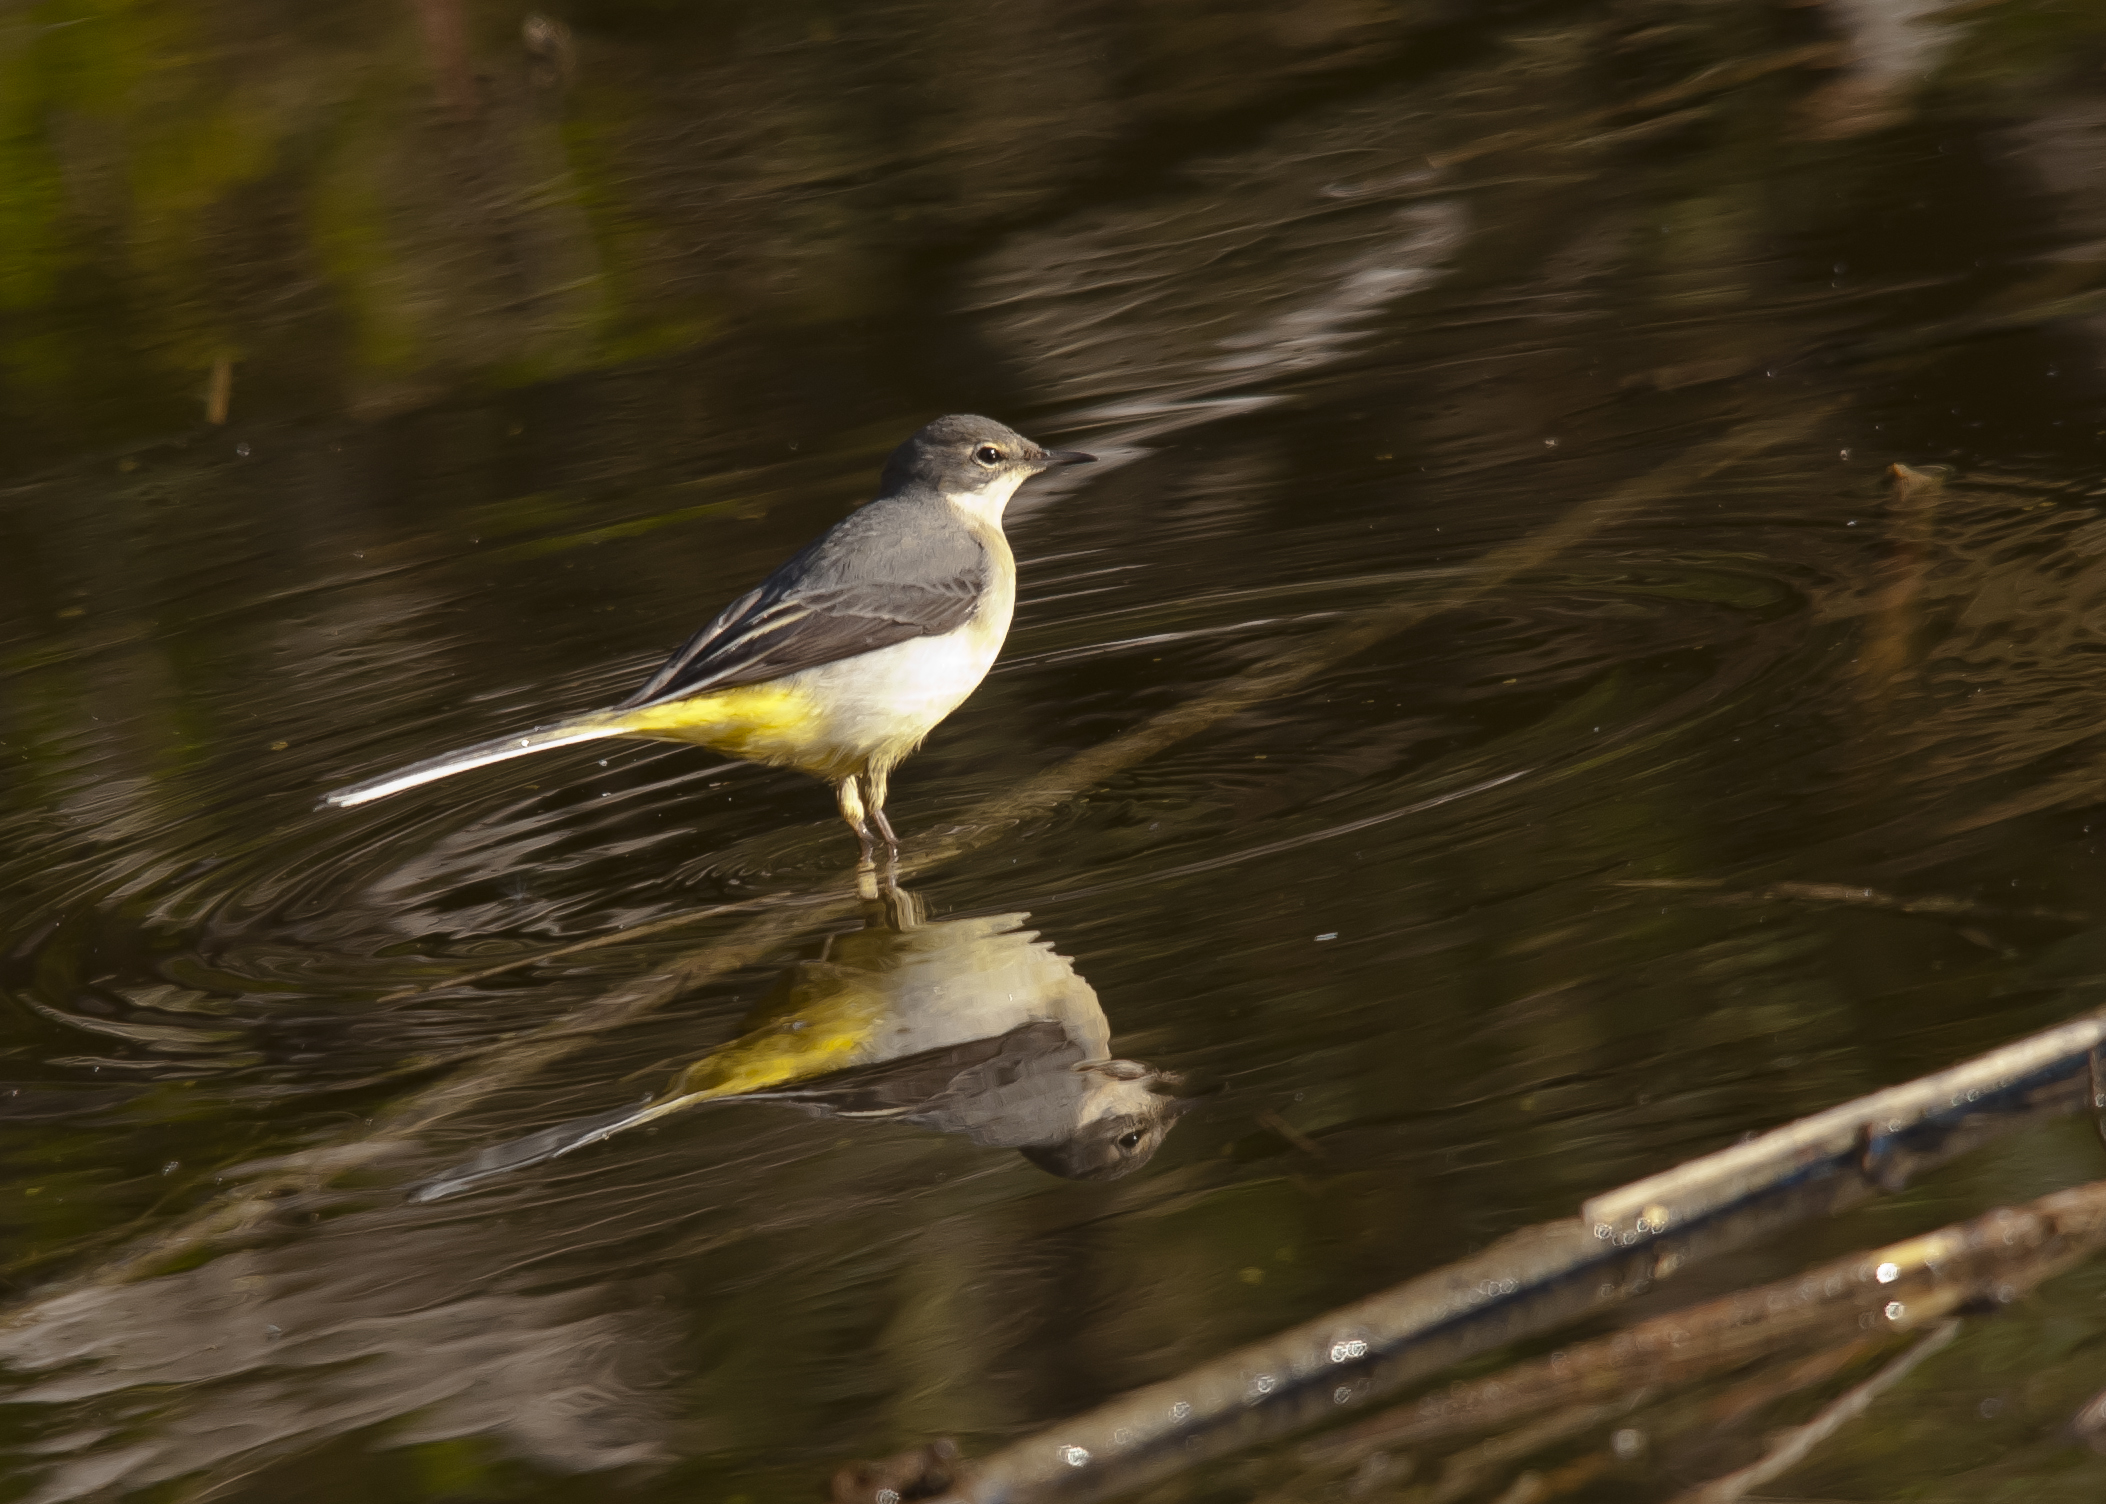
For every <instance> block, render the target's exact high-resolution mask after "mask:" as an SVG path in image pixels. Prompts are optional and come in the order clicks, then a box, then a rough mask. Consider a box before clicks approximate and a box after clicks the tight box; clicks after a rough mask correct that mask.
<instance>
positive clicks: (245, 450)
mask: <svg viewBox="0 0 2106 1504" xmlns="http://www.w3.org/2000/svg"><path fill="white" fill-rule="evenodd" d="M234 452H235V453H236V454H238V455H240V456H241V457H242V458H243V459H247V458H248V457H249V441H248V440H247V439H243V440H242V441H241V442H240V443H239V444H236V445H235V446H234Z"/></svg>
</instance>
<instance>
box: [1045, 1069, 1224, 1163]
mask: <svg viewBox="0 0 2106 1504" xmlns="http://www.w3.org/2000/svg"><path fill="white" fill-rule="evenodd" d="M1070 1068H1071V1069H1072V1070H1074V1071H1075V1072H1076V1073H1077V1074H1078V1075H1081V1076H1085V1077H1088V1078H1090V1079H1091V1080H1092V1081H1093V1082H1094V1083H1095V1084H1094V1085H1093V1086H1092V1087H1091V1088H1090V1089H1089V1090H1088V1092H1087V1093H1086V1095H1085V1096H1084V1098H1083V1100H1082V1102H1081V1103H1080V1105H1079V1108H1078V1111H1077V1115H1076V1119H1077V1120H1076V1123H1075V1128H1074V1131H1073V1132H1072V1133H1070V1134H1069V1135H1068V1136H1067V1137H1065V1138H1062V1139H1060V1140H1058V1141H1056V1142H1053V1143H1048V1144H1026V1145H1023V1146H1021V1147H1020V1148H1019V1151H1018V1152H1019V1153H1021V1154H1022V1155H1023V1156H1024V1158H1026V1159H1028V1160H1030V1161H1031V1162H1032V1163H1033V1164H1035V1165H1037V1166H1038V1167H1039V1168H1040V1169H1041V1170H1049V1171H1051V1172H1052V1173H1053V1174H1055V1175H1061V1176H1065V1177H1066V1178H1067V1179H1069V1180H1117V1179H1118V1178H1119V1177H1120V1176H1121V1175H1129V1174H1131V1173H1132V1172H1133V1171H1135V1170H1138V1169H1139V1168H1140V1167H1141V1166H1142V1165H1145V1164H1147V1163H1148V1161H1149V1160H1151V1159H1153V1158H1154V1157H1155V1151H1156V1150H1157V1149H1160V1148H1161V1147H1162V1146H1163V1140H1164V1139H1165V1138H1167V1137H1169V1135H1170V1130H1171V1129H1172V1128H1174V1127H1176V1126H1177V1120H1178V1119H1179V1118H1181V1117H1183V1116H1184V1115H1185V1114H1186V1113H1188V1112H1190V1111H1191V1110H1192V1109H1193V1108H1194V1107H1197V1106H1198V1105H1199V1104H1200V1102H1201V1101H1203V1100H1204V1099H1205V1098H1206V1097H1207V1096H1208V1095H1210V1094H1211V1092H1212V1091H1213V1090H1214V1086H1213V1085H1212V1084H1194V1083H1193V1082H1191V1081H1189V1080H1188V1079H1187V1078H1186V1077H1184V1076H1183V1075H1180V1074H1179V1073H1178V1072H1176V1071H1159V1070H1156V1069H1155V1068H1154V1067H1153V1066H1148V1065H1143V1064H1141V1063H1140V1062H1139V1061H1138V1060H1086V1061H1083V1062H1082V1063H1081V1064H1079V1065H1076V1066H1073V1067H1070Z"/></svg>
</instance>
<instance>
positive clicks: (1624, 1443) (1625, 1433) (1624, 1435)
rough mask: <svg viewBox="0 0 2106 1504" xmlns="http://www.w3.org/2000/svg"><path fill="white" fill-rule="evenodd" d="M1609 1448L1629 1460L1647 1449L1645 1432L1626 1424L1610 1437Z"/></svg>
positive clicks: (1626, 1460)
mask: <svg viewBox="0 0 2106 1504" xmlns="http://www.w3.org/2000/svg"><path fill="white" fill-rule="evenodd" d="M1609 1450H1610V1451H1612V1452H1614V1453H1615V1454H1616V1455H1617V1456H1618V1457H1620V1458H1622V1459H1623V1460H1624V1461H1625V1462H1629V1461H1630V1460H1631V1459H1632V1458H1633V1457H1636V1456H1637V1455H1638V1454H1639V1453H1641V1452H1643V1451H1644V1450H1645V1433H1644V1432H1643V1431H1640V1430H1638V1429H1637V1428H1636V1427H1635V1426H1625V1427H1624V1428H1623V1429H1622V1430H1620V1431H1617V1432H1615V1433H1613V1434H1612V1435H1611V1436H1610V1437H1609Z"/></svg>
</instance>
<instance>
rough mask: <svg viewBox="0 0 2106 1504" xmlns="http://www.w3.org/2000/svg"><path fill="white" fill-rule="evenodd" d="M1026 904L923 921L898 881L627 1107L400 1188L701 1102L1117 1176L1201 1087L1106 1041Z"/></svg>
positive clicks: (435, 1187)
mask: <svg viewBox="0 0 2106 1504" xmlns="http://www.w3.org/2000/svg"><path fill="white" fill-rule="evenodd" d="M1029 918H1030V916H1029V915H1028V914H991V915H981V916H977V917H971V918H964V919H945V920H938V921H934V922H931V921H929V920H927V919H926V917H925V911H924V909H923V907H922V903H921V899H920V897H919V895H917V894H915V893H913V892H911V891H909V890H907V889H905V888H901V887H898V886H896V885H894V886H890V887H888V888H886V889H885V890H884V891H883V892H882V893H881V895H880V897H879V898H878V899H876V900H874V901H872V900H866V902H865V914H864V924H863V927H862V928H861V929H856V930H850V931H847V932H845V933H842V934H837V935H834V936H832V937H831V938H830V939H829V940H828V941H827V944H826V949H825V951H824V953H823V954H822V955H820V956H819V957H818V958H817V959H814V960H808V961H799V962H797V963H796V964H795V965H793V966H791V967H790V968H789V969H788V970H787V971H785V972H783V973H782V975H781V976H780V977H778V978H777V979H776V982H775V985H774V986H773V987H772V988H771V989H770V990H769V992H768V995H767V996H766V997H764V998H763V999H762V1000H761V1001H760V1003H759V1004H758V1005H756V1006H755V1008H754V1009H753V1011H752V1012H751V1013H750V1014H749V1015H748V1016H747V1018H746V1021H745V1024H744V1026H743V1029H742V1032H741V1033H740V1034H739V1036H738V1037H737V1038H735V1039H733V1040H731V1041H729V1042H728V1043H726V1044H723V1045H720V1046H718V1047H717V1048H716V1049H714V1050H711V1051H710V1052H709V1053H708V1054H706V1055H704V1056H703V1057H702V1058H701V1059H699V1060H697V1061H695V1062H694V1063H693V1064H692V1065H689V1066H688V1067H687V1068H686V1069H685V1070H683V1071H681V1072H680V1073H679V1074H678V1075H676V1076H675V1077H674V1078H673V1079H672V1081H671V1082H670V1083H668V1085H667V1086H666V1088H665V1090H663V1091H661V1092H659V1093H657V1094H655V1095H654V1096H652V1097H650V1098H647V1099H646V1100H645V1101H643V1102H642V1103H632V1104H630V1105H628V1106H624V1107H618V1108H615V1109H614V1110H613V1111H611V1112H602V1113H595V1114H593V1115H592V1116H590V1117H583V1118H574V1119H572V1120H571V1121H569V1122H566V1123H559V1124H557V1125H556V1126H554V1127H552V1128H544V1129H542V1130H540V1131H539V1132H537V1133H531V1134H528V1135H527V1136H526V1137H524V1138H518V1139H514V1140H512V1141H511V1142H509V1143H505V1144H499V1145H497V1146H495V1147H493V1148H490V1149H485V1150H484V1151H483V1152H482V1153H480V1154H478V1155H476V1156H475V1157H474V1158H473V1159H470V1160H468V1161H467V1162H465V1163H463V1164H459V1165H455V1166H453V1167H452V1168H450V1169H447V1170H444V1171H441V1172H440V1173H438V1174H436V1175H434V1176H431V1177H430V1178H429V1179H427V1180H425V1181H423V1182H421V1183H419V1184H418V1185H416V1186H414V1187H412V1188H411V1190H410V1192H409V1197H410V1199H411V1200H412V1201H419V1202H423V1201H438V1200H441V1199H443V1198H445V1197H448V1196H453V1195H457V1194H458V1193H460V1192H462V1191H465V1190H468V1189H470V1188H471V1187H474V1186H477V1185H481V1184H482V1183H484V1182H485V1181H488V1180H491V1179H494V1178H496V1177H498V1176H501V1175H507V1174H510V1173H512V1172H513V1171H516V1170H521V1169H524V1168H526V1167H527V1166H529V1165H536V1164H541V1163H543V1162H545V1161H547V1160H551V1159H557V1158H560V1157H561V1156H563V1155H566V1154H569V1153H571V1152H572V1151H573V1150H577V1149H582V1148H584V1147H585V1146H586V1145H587V1144H596V1143H599V1142H601V1141H602V1140H604V1139H608V1138H612V1137H613V1136H614V1135H615V1134H617V1133H625V1132H627V1131H629V1130H630V1129H633V1128H641V1127H643V1126H644V1125H645V1124H647V1123H654V1122H657V1121H659V1120H660V1119H662V1118H666V1117H670V1116H672V1115H673V1114H675V1113H684V1112H688V1111H691V1110H693V1109H695V1108H697V1107H701V1106H703V1105H705V1104H709V1103H717V1104H722V1103H728V1102H774V1103H778V1104H780V1105H782V1106H787V1107H796V1108H800V1109H802V1110H803V1111H805V1112H808V1113H810V1114H812V1115H814V1116H816V1117H826V1118H833V1119H837V1120H843V1121H857V1120H860V1121H878V1122H903V1123H914V1124H917V1125H918V1126H920V1127H924V1128H933V1129H935V1130H936V1131H937V1132H939V1133H955V1134H959V1135H961V1136H963V1137H965V1138H968V1139H970V1140H972V1141H973V1142H974V1143H977V1144H982V1145H986V1146H989V1147H1001V1148H1009V1149H1015V1150H1016V1151H1017V1152H1018V1153H1020V1154H1022V1155H1023V1156H1024V1158H1025V1159H1027V1160H1029V1161H1030V1162H1031V1163H1032V1164H1034V1165H1036V1166H1038V1167H1039V1168H1040V1169H1042V1170H1046V1171H1048V1172H1050V1173H1052V1174H1055V1175H1059V1176H1063V1177H1065V1178H1067V1179H1070V1180H1096V1181H1104V1180H1116V1179H1118V1178H1119V1177H1120V1176H1122V1175H1127V1174H1131V1173H1132V1172H1133V1171H1135V1170H1137V1169H1139V1168H1140V1167H1141V1166H1142V1165H1145V1164H1147V1163H1148V1161H1149V1160H1150V1159H1151V1158H1153V1157H1154V1155H1155V1151H1156V1150H1157V1149H1158V1148H1160V1147H1161V1146H1162V1143H1163V1140H1164V1138H1165V1137H1167V1136H1168V1134H1169V1132H1170V1130H1171V1129H1172V1128H1173V1127H1175V1126H1176V1124H1177V1120H1178V1119H1179V1118H1181V1117H1182V1116H1184V1114H1185V1113H1187V1112H1189V1111H1190V1110H1191V1109H1192V1108H1193V1107H1194V1106H1196V1105H1198V1103H1199V1102H1200V1101H1201V1100H1203V1099H1204V1098H1205V1097H1207V1096H1208V1095H1209V1094H1210V1091H1211V1084H1197V1085H1195V1084H1194V1083H1192V1082H1191V1081H1189V1080H1188V1079H1187V1078H1186V1077H1185V1076H1184V1075H1182V1074H1180V1073H1178V1072H1176V1071H1166V1070H1158V1069H1156V1068H1155V1067H1154V1066H1150V1065H1146V1064H1143V1063H1142V1062H1140V1061H1137V1060H1121V1059H1117V1058H1115V1057H1114V1056H1113V1055H1112V1053H1111V1021H1110V1020H1109V1019H1108V1018H1106V1017H1105V1013H1104V1007H1103V1004H1101V1003H1100V1002H1099V1001H1098V999H1097V993H1096V990H1095V989H1094V988H1092V987H1091V986H1090V984H1089V983H1088V982H1086V981H1084V980H1083V979H1082V977H1081V976H1080V975H1079V974H1077V972H1076V970H1075V967H1074V963H1073V962H1071V961H1069V960H1068V958H1067V957H1065V956H1063V955H1061V954H1060V953H1059V952H1057V951H1056V950H1054V949H1053V947H1052V945H1051V943H1049V942H1048V941H1046V940H1045V939H1043V938H1042V937H1041V936H1040V935H1039V934H1038V932H1037V931H1035V930H1031V929H1027V928H1025V921H1026V920H1028V919H1029Z"/></svg>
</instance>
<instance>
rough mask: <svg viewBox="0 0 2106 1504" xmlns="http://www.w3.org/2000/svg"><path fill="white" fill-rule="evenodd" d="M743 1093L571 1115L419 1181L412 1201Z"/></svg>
mask: <svg viewBox="0 0 2106 1504" xmlns="http://www.w3.org/2000/svg"><path fill="white" fill-rule="evenodd" d="M740 1095H742V1094H739V1093H725V1092H709V1091H700V1092H687V1093H685V1094H684V1095H681V1096H677V1097H668V1098H664V1099H662V1100H660V1101H656V1102H646V1103H644V1104H643V1105H642V1106H641V1107H619V1108H616V1109H615V1110H614V1111H613V1112H601V1113H595V1114H593V1115H592V1116H591V1117H589V1118H572V1119H571V1120H570V1121H569V1122H567V1123H558V1124H557V1125H556V1126H555V1127H553V1128H544V1129H542V1130H541V1131H540V1132H539V1133H529V1134H528V1135H527V1136H526V1137H525V1138H515V1139H513V1140H512V1141H511V1142H510V1143H509V1144H499V1145H497V1147H495V1148H493V1149H485V1150H483V1152H482V1153H480V1154H478V1155H476V1156H475V1158H473V1159H471V1160H466V1161H464V1162H463V1163H461V1164H457V1165H455V1166H453V1167H452V1168H451V1169H447V1170H441V1171H440V1172H439V1173H438V1174H436V1175H434V1176H432V1177H431V1179H429V1180H425V1181H420V1182H419V1183H418V1184H417V1185H415V1186H413V1187H412V1188H411V1189H410V1193H409V1199H410V1200H412V1201H438V1200H440V1199H442V1198H443V1197H447V1196H453V1195H458V1194H459V1193H460V1192H462V1191H465V1190H467V1189H469V1188H470V1187H471V1186H477V1185H480V1184H482V1183H483V1182H484V1181H486V1180H492V1179H495V1178H496V1177H497V1176H499V1175H509V1174H511V1173H512V1171H514V1170H523V1169H525V1168H526V1167H527V1166H528V1165H538V1164H542V1163H544V1162H545V1161H547V1160H551V1159H560V1158H561V1157H562V1156H564V1155H566V1154H568V1153H570V1151H571V1150H573V1149H582V1148H584V1147H585V1146H586V1145H587V1144H596V1143H598V1142H599V1141H600V1140H601V1139H606V1138H612V1137H614V1135H615V1134H617V1133H621V1132H624V1131H625V1130H627V1129H630V1128H637V1127H641V1126H642V1125H643V1124H645V1123H649V1122H652V1121H654V1120H656V1119H658V1118H662V1117H666V1116H668V1115H670V1114H672V1113H676V1112H679V1111H681V1110H682V1109H683V1108H687V1107H692V1106H694V1105H695V1104H696V1103H697V1102H705V1101H718V1102H724V1101H735V1100H737V1099H738V1097H739V1096H740Z"/></svg>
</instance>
